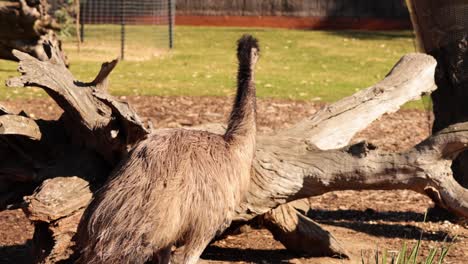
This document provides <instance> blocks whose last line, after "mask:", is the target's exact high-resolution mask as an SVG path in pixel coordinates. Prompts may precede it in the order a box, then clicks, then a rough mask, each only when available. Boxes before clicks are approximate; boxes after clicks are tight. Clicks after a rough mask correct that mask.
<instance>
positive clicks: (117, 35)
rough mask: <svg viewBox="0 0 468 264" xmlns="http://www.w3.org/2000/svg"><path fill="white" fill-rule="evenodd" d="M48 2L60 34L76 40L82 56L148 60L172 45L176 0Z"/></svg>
mask: <svg viewBox="0 0 468 264" xmlns="http://www.w3.org/2000/svg"><path fill="white" fill-rule="evenodd" d="M49 2H50V4H51V9H50V10H51V11H50V12H52V13H53V15H54V16H55V17H56V18H57V20H58V21H59V23H60V24H61V25H62V31H61V34H62V35H64V36H63V37H64V38H65V40H66V41H67V40H68V41H76V42H77V44H79V45H78V47H79V49H80V50H81V52H80V53H82V54H83V55H84V56H86V55H90V56H92V57H94V58H96V59H103V57H104V58H109V57H116V56H120V57H121V58H122V59H124V58H125V59H126V60H147V59H151V58H152V57H155V56H158V55H159V54H161V53H162V52H164V50H166V49H167V48H172V47H173V34H172V32H173V29H172V27H173V25H174V22H173V21H174V14H175V11H174V9H175V4H174V2H175V0H49ZM78 42H80V43H81V44H80V43H78ZM87 53H89V54H87Z"/></svg>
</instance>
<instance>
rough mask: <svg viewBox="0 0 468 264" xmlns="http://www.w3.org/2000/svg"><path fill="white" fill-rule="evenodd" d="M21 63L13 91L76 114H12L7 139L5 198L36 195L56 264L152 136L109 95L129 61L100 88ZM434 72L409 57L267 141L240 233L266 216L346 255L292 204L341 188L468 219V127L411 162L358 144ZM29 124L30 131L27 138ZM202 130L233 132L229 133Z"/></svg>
mask: <svg viewBox="0 0 468 264" xmlns="http://www.w3.org/2000/svg"><path fill="white" fill-rule="evenodd" d="M50 50H52V51H54V50H55V49H53V48H51V49H50ZM13 54H14V55H15V56H16V57H17V58H18V60H20V67H19V70H20V71H21V73H22V76H21V77H16V78H12V79H10V80H9V81H8V82H7V84H8V86H38V87H41V88H43V89H44V90H45V91H46V92H47V93H48V95H49V96H50V97H51V98H53V99H54V100H55V101H56V102H57V104H58V105H59V106H60V107H61V108H62V109H63V110H64V113H63V115H62V116H61V118H60V119H59V120H56V121H45V120H34V119H31V118H30V117H28V116H27V115H23V116H20V115H14V114H13V113H10V112H8V111H7V110H6V109H4V108H0V109H1V113H0V121H3V122H2V123H1V125H2V126H1V127H4V131H5V132H4V134H0V144H2V146H3V148H1V153H0V155H1V157H2V159H0V197H1V200H0V201H2V205H3V206H4V207H5V206H6V205H8V204H11V203H14V202H16V203H20V202H21V197H22V196H24V195H26V198H25V199H24V201H25V203H24V206H23V208H24V211H25V213H26V214H27V216H28V218H29V219H31V220H32V221H33V223H34V224H35V227H36V229H35V235H34V248H35V252H36V253H35V255H36V256H37V261H38V262H41V263H55V262H57V261H60V260H65V259H67V258H68V257H70V255H71V254H72V253H73V247H74V244H73V239H72V238H73V235H74V233H75V231H76V227H77V224H78V221H79V218H80V215H81V214H82V212H83V210H84V208H85V207H86V205H87V203H88V202H89V200H90V199H91V197H92V193H93V192H94V191H95V190H96V189H97V188H99V186H101V185H102V183H103V182H104V181H105V180H106V178H107V176H108V175H109V173H110V171H111V170H112V168H113V167H114V166H115V165H116V164H117V163H118V162H119V161H120V160H121V159H122V157H124V156H125V155H126V153H127V151H128V149H129V148H130V147H131V146H132V145H134V144H135V143H136V142H138V141H139V140H140V139H142V138H144V137H145V136H146V135H147V134H148V133H149V132H150V131H149V129H148V128H147V127H146V125H144V124H143V123H142V122H141V121H140V119H139V117H138V115H137V114H136V113H135V111H134V110H133V109H132V108H131V107H130V106H129V105H128V104H126V103H124V102H120V101H118V100H116V99H115V98H113V97H112V96H110V95H109V94H107V92H106V85H107V76H108V74H110V72H111V71H112V69H113V68H114V67H115V66H116V64H117V61H113V62H110V63H105V64H103V67H102V69H101V72H100V73H99V74H98V76H97V77H96V79H95V80H94V81H92V82H89V83H85V82H79V81H76V80H75V79H74V77H73V76H72V75H71V73H70V72H69V71H68V69H67V68H66V67H65V63H64V62H63V60H62V59H61V57H60V56H59V54H57V53H56V52H51V53H50V56H49V57H48V59H47V60H46V61H39V60H37V59H35V58H33V57H32V56H30V55H27V54H25V53H22V52H18V51H15V52H13ZM434 70H435V61H434V60H433V59H432V58H431V57H430V56H426V55H422V54H411V55H407V56H405V57H403V58H402V60H400V62H398V64H397V65H396V67H395V68H394V69H393V70H392V71H391V72H390V73H389V75H388V76H387V77H386V78H385V79H384V80H383V81H382V82H379V83H378V84H376V85H375V86H373V87H370V88H368V89H366V90H364V91H361V92H359V93H357V94H355V95H354V96H352V97H350V98H346V99H343V100H342V101H339V102H337V103H335V104H332V105H330V106H328V107H326V108H324V109H323V110H322V111H319V112H318V113H316V114H315V115H314V116H312V117H309V118H306V119H305V120H303V121H302V122H299V123H298V124H297V125H296V126H294V127H292V128H290V129H285V130H281V131H278V132H276V133H274V134H269V135H258V139H257V152H256V159H255V161H254V166H253V174H252V181H251V187H250V190H249V192H248V194H247V198H246V200H245V202H243V203H242V204H241V205H240V206H239V207H238V208H237V215H236V217H235V222H234V223H233V225H238V224H239V223H244V222H246V221H249V220H251V219H253V218H254V217H257V216H262V215H263V218H264V220H265V225H266V226H267V227H268V228H269V230H271V231H272V233H273V234H274V235H275V237H276V238H277V239H279V240H280V241H281V242H283V243H284V244H285V246H286V247H287V248H289V249H292V250H296V251H299V252H301V253H307V254H313V255H324V254H325V255H341V256H346V250H345V249H344V248H343V247H342V246H341V245H340V243H339V242H338V241H337V240H336V239H335V238H333V236H332V235H331V234H330V233H328V232H327V231H325V230H323V229H322V228H320V226H319V225H317V224H316V223H315V222H313V221H311V220H310V219H308V218H307V217H306V216H305V215H303V213H301V212H300V210H301V204H300V203H301V202H296V203H295V204H292V205H289V204H288V205H287V206H281V205H283V204H286V203H289V202H293V201H297V200H300V199H302V198H307V197H311V196H316V195H321V194H324V193H326V192H330V191H336V190H367V189H379V190H389V189H408V190H414V191H416V192H419V193H423V194H426V195H428V196H430V197H431V198H432V199H434V200H435V201H436V202H437V203H438V204H439V205H441V206H443V207H445V208H447V209H448V210H450V211H452V212H454V213H457V214H459V215H462V216H468V192H467V190H466V189H464V188H463V187H461V186H460V185H459V184H458V183H457V182H456V181H454V179H453V177H452V171H451V167H450V166H451V163H452V160H453V159H454V158H455V157H456V156H457V154H458V153H459V152H460V151H462V150H463V149H465V148H467V147H468V124H459V125H456V126H452V127H450V128H449V129H446V130H443V131H441V132H440V133H438V134H437V135H434V136H433V137H430V138H429V139H427V140H425V141H424V142H422V143H420V144H419V145H417V146H415V147H414V148H412V149H410V150H408V151H406V152H403V153H385V152H381V151H379V150H377V149H375V147H373V146H371V145H369V144H367V143H358V144H355V145H351V146H346V145H347V144H348V142H349V141H350V139H351V138H352V136H353V135H354V134H355V133H357V132H358V131H360V130H361V129H363V128H365V127H366V126H367V125H368V124H369V123H370V122H372V121H373V120H374V119H376V118H378V117H379V116H381V115H382V114H384V113H386V112H392V111H396V110H397V109H398V108H399V106H400V105H402V104H403V103H405V102H406V101H408V100H412V99H416V98H417V97H419V96H420V95H421V94H423V93H428V92H431V91H432V90H433V89H434V88H435V85H434V81H433V80H434V78H433V75H434ZM19 120H21V122H18V121H19ZM20 124H21V125H24V126H26V127H27V129H18V128H17V126H18V125H20ZM202 128H203V129H206V130H210V131H214V132H216V131H218V132H222V131H223V129H224V126H222V125H219V124H218V125H216V124H214V125H206V126H203V127H202ZM18 131H21V132H18ZM337 131H338V132H341V133H337ZM153 132H155V133H157V132H158V131H157V130H156V131H153ZM0 133H1V131H0ZM317 134H319V135H320V136H316V135H317ZM319 147H320V148H319ZM340 147H341V148H340ZM326 149H328V150H326ZM33 190H34V191H33ZM275 208H276V209H275ZM272 209H274V210H273V211H271V210H272ZM305 210H306V209H304V210H303V211H305ZM282 217H284V218H282ZM281 218H282V219H281ZM298 238H301V240H300V239H298ZM306 242H307V243H306ZM308 243H310V244H308Z"/></svg>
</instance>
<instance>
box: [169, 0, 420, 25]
mask: <svg viewBox="0 0 468 264" xmlns="http://www.w3.org/2000/svg"><path fill="white" fill-rule="evenodd" d="M177 23H178V24H182V25H219V26H222V25H228V26H229V25H230V26H266V27H283V28H305V29H409V28H410V27H411V23H410V18H409V13H408V10H407V8H406V4H405V1H404V0H257V1H255V0H254V1H244V0H177Z"/></svg>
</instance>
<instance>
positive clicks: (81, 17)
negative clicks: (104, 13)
mask: <svg viewBox="0 0 468 264" xmlns="http://www.w3.org/2000/svg"><path fill="white" fill-rule="evenodd" d="M86 7H87V5H86V1H84V2H82V1H80V16H79V21H80V40H81V42H84V19H83V15H84V12H87V10H86V9H85V8H86Z"/></svg>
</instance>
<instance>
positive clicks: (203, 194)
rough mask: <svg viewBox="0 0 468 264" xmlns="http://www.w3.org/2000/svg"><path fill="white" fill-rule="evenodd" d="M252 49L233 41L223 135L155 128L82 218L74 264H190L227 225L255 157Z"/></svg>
mask: <svg viewBox="0 0 468 264" xmlns="http://www.w3.org/2000/svg"><path fill="white" fill-rule="evenodd" d="M258 52H259V48H258V44H257V40H256V39H255V38H253V37H252V36H247V35H245V36H243V37H242V38H241V39H240V40H239V41H238V48H237V57H238V60H239V69H238V76H237V96H236V99H235V102H234V106H233V110H232V112H231V115H230V119H229V122H228V128H227V131H226V133H225V134H224V135H217V134H212V133H209V132H202V131H193V130H184V129H165V130H159V131H156V132H155V133H153V134H151V135H149V136H148V137H147V138H146V139H144V140H143V141H142V142H140V143H139V144H138V145H137V146H136V147H135V149H133V150H132V151H131V152H130V154H129V156H128V157H127V158H126V159H125V160H124V161H123V162H122V163H121V164H120V166H119V167H118V169H117V170H116V171H114V172H113V174H112V176H111V177H110V178H109V180H108V182H107V183H106V184H105V185H104V186H103V187H102V189H100V190H99V191H98V192H97V193H96V195H95V197H94V199H93V201H92V202H91V204H90V205H89V206H88V208H87V210H86V211H85V213H84V215H83V218H82V221H81V223H80V226H79V228H78V236H77V237H78V238H77V240H78V245H79V247H80V248H81V256H80V257H79V259H78V263H132V264H133V263H145V262H147V261H150V260H153V261H155V262H158V263H168V262H169V261H170V262H171V263H196V262H197V261H198V259H199V257H200V255H201V253H202V252H203V250H204V249H205V247H206V246H207V245H208V243H209V242H210V241H211V240H212V239H213V237H214V236H215V235H216V233H217V232H220V231H222V230H223V229H224V228H225V227H227V226H229V224H230V222H231V219H232V215H233V213H234V209H235V207H236V206H237V205H238V204H239V203H240V202H241V200H242V199H243V196H244V194H245V193H246V191H247V189H248V185H249V181H250V169H251V166H252V161H253V158H254V153H255V134H256V124H255V122H256V121H255V119H256V109H255V107H256V103H255V85H254V73H253V69H254V66H255V64H256V62H257V59H258ZM173 246H177V248H176V249H175V250H174V251H173V252H172V251H171V248H172V247H173Z"/></svg>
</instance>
